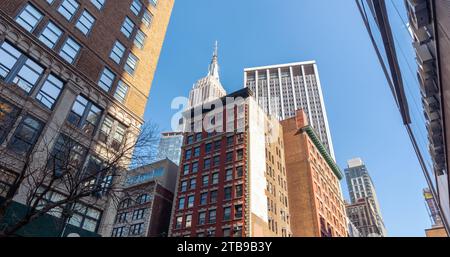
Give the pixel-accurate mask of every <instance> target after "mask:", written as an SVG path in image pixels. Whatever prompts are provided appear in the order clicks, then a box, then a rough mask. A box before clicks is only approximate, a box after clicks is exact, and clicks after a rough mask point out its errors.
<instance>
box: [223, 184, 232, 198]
mask: <svg viewBox="0 0 450 257" xmlns="http://www.w3.org/2000/svg"><path fill="white" fill-rule="evenodd" d="M223 191H224V200H225V201H228V200H231V192H232V188H231V187H227V188H225V189H224V190H223Z"/></svg>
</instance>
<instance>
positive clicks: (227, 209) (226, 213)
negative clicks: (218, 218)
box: [223, 207, 231, 220]
mask: <svg viewBox="0 0 450 257" xmlns="http://www.w3.org/2000/svg"><path fill="white" fill-rule="evenodd" d="M230 219H231V207H225V208H223V220H230Z"/></svg>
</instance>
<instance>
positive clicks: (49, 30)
mask: <svg viewBox="0 0 450 257" xmlns="http://www.w3.org/2000/svg"><path fill="white" fill-rule="evenodd" d="M62 34H63V31H62V30H61V29H60V28H59V27H58V26H56V25H55V23H53V22H51V21H49V22H48V23H47V26H46V27H45V28H44V30H42V32H41V35H39V40H41V41H42V43H44V44H45V45H46V46H48V47H49V48H51V49H53V48H54V47H55V46H56V44H57V43H58V41H59V39H60V38H61V36H62Z"/></svg>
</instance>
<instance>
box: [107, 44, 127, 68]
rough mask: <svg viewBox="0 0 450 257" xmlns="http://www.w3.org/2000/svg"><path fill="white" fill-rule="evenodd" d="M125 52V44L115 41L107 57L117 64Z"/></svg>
mask: <svg viewBox="0 0 450 257" xmlns="http://www.w3.org/2000/svg"><path fill="white" fill-rule="evenodd" d="M124 54H125V46H124V45H123V44H122V43H120V42H119V41H116V42H115V43H114V46H113V48H112V50H111V54H110V55H109V57H110V58H111V59H112V60H113V61H114V62H115V63H117V64H120V62H121V61H122V57H123V55H124Z"/></svg>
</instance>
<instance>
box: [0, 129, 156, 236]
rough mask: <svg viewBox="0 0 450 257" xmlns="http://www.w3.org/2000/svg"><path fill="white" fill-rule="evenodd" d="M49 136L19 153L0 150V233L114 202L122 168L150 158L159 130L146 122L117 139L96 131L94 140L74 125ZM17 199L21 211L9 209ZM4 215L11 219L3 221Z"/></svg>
mask: <svg viewBox="0 0 450 257" xmlns="http://www.w3.org/2000/svg"><path fill="white" fill-rule="evenodd" d="M139 132H140V133H139ZM54 134H56V136H53V137H52V138H50V139H40V140H39V141H40V142H39V143H38V144H37V145H36V146H35V147H34V150H32V151H29V152H28V153H25V154H22V155H19V157H17V153H12V152H11V149H9V148H8V147H6V148H4V149H0V196H2V200H1V202H0V237H7V236H14V235H16V234H17V232H18V231H19V230H20V229H22V228H24V227H25V226H26V225H28V224H30V223H31V222H33V221H35V220H36V219H38V218H40V217H42V216H44V215H45V214H53V215H54V214H55V213H57V214H58V216H60V217H63V219H64V217H65V218H66V219H69V218H70V216H71V213H72V212H73V211H74V208H76V206H77V204H78V203H80V202H88V203H90V204H100V203H105V202H106V201H108V202H109V203H114V205H118V204H119V200H120V194H121V191H122V184H123V181H124V179H125V174H126V171H127V170H128V168H129V167H137V166H141V165H145V164H147V163H149V162H151V161H152V160H153V159H154V158H155V153H156V145H157V141H158V134H159V133H158V131H157V127H156V126H155V125H154V124H146V125H144V126H143V127H142V128H141V129H140V131H137V132H130V131H128V133H127V134H126V135H125V136H123V137H122V138H121V137H120V136H119V137H118V136H117V134H112V133H111V131H107V130H101V131H100V132H99V135H98V141H95V142H94V141H92V140H90V139H89V138H86V136H85V135H84V134H83V133H80V131H78V130H76V129H74V128H66V129H64V131H63V132H60V133H54ZM52 194H57V196H58V197H53V198H51V195H52ZM16 198H20V201H19V202H21V203H23V204H24V205H26V206H27V208H26V212H25V213H20V214H18V213H11V211H12V210H11V208H10V207H11V206H12V204H13V203H14V202H15V201H16ZM8 213H9V214H8ZM7 214H8V216H9V217H13V219H10V220H9V222H7V223H6V222H4V220H5V217H6V215H7ZM2 221H3V222H2ZM66 221H67V220H66ZM2 223H3V224H2Z"/></svg>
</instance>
